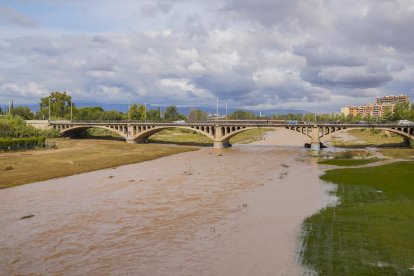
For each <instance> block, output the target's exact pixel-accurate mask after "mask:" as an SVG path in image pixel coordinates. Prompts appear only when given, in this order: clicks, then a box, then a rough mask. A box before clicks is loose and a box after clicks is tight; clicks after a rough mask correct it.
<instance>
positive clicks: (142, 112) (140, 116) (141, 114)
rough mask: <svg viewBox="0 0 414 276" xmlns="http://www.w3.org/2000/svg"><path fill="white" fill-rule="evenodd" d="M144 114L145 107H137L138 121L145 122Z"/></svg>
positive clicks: (141, 105)
mask: <svg viewBox="0 0 414 276" xmlns="http://www.w3.org/2000/svg"><path fill="white" fill-rule="evenodd" d="M146 112H147V111H146V108H145V105H143V104H140V105H139V107H138V114H139V119H140V120H145V118H146V115H145V113H146Z"/></svg>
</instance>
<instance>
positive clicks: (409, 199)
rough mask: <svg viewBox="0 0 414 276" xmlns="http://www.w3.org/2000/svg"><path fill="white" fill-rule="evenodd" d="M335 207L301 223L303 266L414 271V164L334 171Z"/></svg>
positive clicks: (344, 271) (337, 271)
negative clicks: (336, 199) (335, 185)
mask: <svg viewBox="0 0 414 276" xmlns="http://www.w3.org/2000/svg"><path fill="white" fill-rule="evenodd" d="M321 178H322V179H323V180H325V181H328V182H333V183H336V184H338V186H337V189H336V191H335V195H336V196H337V197H338V198H339V202H338V204H337V205H336V206H331V207H328V208H326V209H323V210H322V211H320V212H319V213H317V214H315V215H313V216H311V217H309V218H307V219H306V220H305V222H304V224H303V246H304V249H303V252H302V254H301V255H302V261H303V264H304V265H305V266H306V267H308V268H310V269H312V270H314V271H316V272H318V274H320V275H413V274H414V271H413V270H410V268H413V269H414V267H413V266H414V181H413V179H414V162H412V161H411V162H399V163H393V164H387V165H382V166H376V167H368V168H357V169H355V168H354V169H335V170H330V171H327V172H326V174H325V175H323V176H322V177H321Z"/></svg>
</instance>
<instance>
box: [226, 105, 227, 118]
mask: <svg viewBox="0 0 414 276" xmlns="http://www.w3.org/2000/svg"><path fill="white" fill-rule="evenodd" d="M226 121H227V102H226Z"/></svg>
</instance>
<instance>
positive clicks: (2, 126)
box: [0, 115, 59, 138]
mask: <svg viewBox="0 0 414 276" xmlns="http://www.w3.org/2000/svg"><path fill="white" fill-rule="evenodd" d="M58 136H59V131H58V130H55V129H50V130H49V129H46V130H40V129H36V128H34V127H33V126H28V125H26V122H25V121H24V120H23V118H21V117H20V116H13V115H6V116H4V117H2V118H0V137H2V138H5V137H7V138H25V137H27V138H29V137H47V138H53V137H58Z"/></svg>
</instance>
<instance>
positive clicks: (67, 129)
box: [56, 125, 128, 140]
mask: <svg viewBox="0 0 414 276" xmlns="http://www.w3.org/2000/svg"><path fill="white" fill-rule="evenodd" d="M90 128H100V129H106V130H109V131H111V132H113V133H115V134H118V135H119V136H121V137H122V138H124V139H125V140H126V139H127V134H128V131H127V130H125V128H121V126H120V127H118V128H115V127H108V126H100V125H94V126H59V127H58V128H56V129H58V130H59V132H60V135H61V136H64V135H67V134H70V133H76V132H78V131H81V130H86V129H90Z"/></svg>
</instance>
